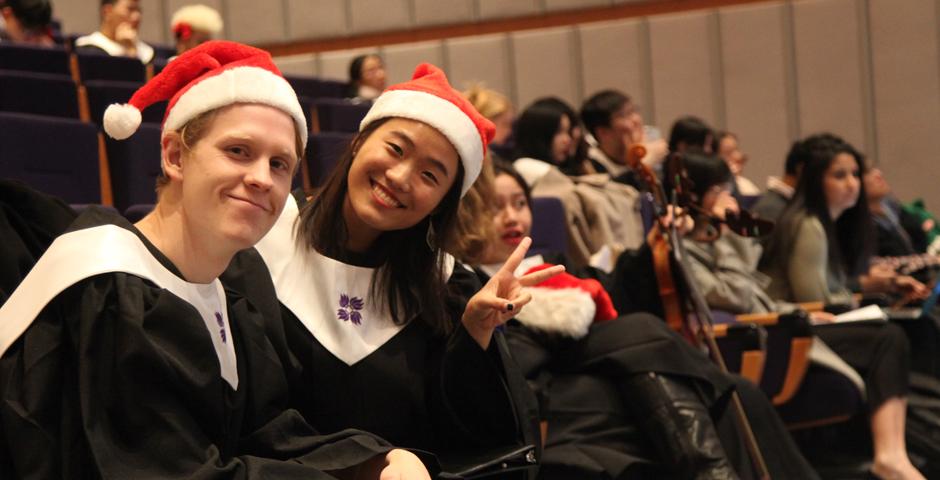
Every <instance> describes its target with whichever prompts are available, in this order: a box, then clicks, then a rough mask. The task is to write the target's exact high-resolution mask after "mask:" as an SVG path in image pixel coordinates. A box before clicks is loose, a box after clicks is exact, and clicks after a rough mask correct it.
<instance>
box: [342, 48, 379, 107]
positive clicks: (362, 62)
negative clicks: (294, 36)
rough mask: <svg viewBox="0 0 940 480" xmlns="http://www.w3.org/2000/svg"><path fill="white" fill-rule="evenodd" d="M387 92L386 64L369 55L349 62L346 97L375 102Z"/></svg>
mask: <svg viewBox="0 0 940 480" xmlns="http://www.w3.org/2000/svg"><path fill="white" fill-rule="evenodd" d="M383 90H385V62H383V61H382V57H380V56H378V55H376V54H374V53H369V54H366V55H359V56H358V57H356V58H353V59H352V61H351V62H349V86H348V90H347V92H346V97H348V98H355V99H359V100H375V99H376V98H377V97H378V96H379V95H381V94H382V91H383Z"/></svg>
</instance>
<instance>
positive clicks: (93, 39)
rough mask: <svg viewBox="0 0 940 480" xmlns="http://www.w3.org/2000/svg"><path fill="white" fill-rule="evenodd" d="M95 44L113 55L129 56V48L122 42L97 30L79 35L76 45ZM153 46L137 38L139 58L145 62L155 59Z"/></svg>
mask: <svg viewBox="0 0 940 480" xmlns="http://www.w3.org/2000/svg"><path fill="white" fill-rule="evenodd" d="M89 45H90V46H95V47H98V48H100V49H102V50H104V51H105V52H108V55H111V56H112V57H127V56H128V55H127V49H126V48H124V46H123V45H121V44H120V43H117V42H115V41H114V40H111V39H110V38H108V37H106V36H105V34H103V33H101V32H100V31H97V32H95V33H92V34H91V35H85V36H84V37H78V38H77V39H76V40H75V46H76V47H85V46H89ZM153 54H154V52H153V47H151V46H150V45H147V44H146V43H144V42H142V41H140V40H137V58H138V59H139V60H140V61H141V62H143V63H144V64H147V63H150V61H151V60H153Z"/></svg>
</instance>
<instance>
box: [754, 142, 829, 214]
mask: <svg viewBox="0 0 940 480" xmlns="http://www.w3.org/2000/svg"><path fill="white" fill-rule="evenodd" d="M840 140H841V139H839V138H838V137H836V136H834V135H832V134H829V133H821V134H818V135H811V136H809V137H807V138H805V139H803V140H797V141H795V142H793V145H791V146H790V151H789V152H787V158H786V161H785V162H784V166H783V177H773V176H771V177H768V178H767V191H765V192H764V193H763V195H761V196H760V198H759V199H758V200H757V202H756V203H755V204H754V206H752V207H751V211H752V212H753V213H755V214H756V215H758V216H759V217H761V218H763V219H766V220H770V221H773V222H776V221H777V220H778V219H779V218H780V214H782V213H783V210H784V209H785V208H787V204H788V203H790V199H791V198H793V192H794V191H795V190H796V183H797V181H798V180H799V179H800V173H801V172H802V171H803V165H805V164H806V160H807V158H809V157H810V156H811V155H812V152H813V150H816V149H820V148H826V145H827V144H829V143H831V142H838V141H840Z"/></svg>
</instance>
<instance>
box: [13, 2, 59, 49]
mask: <svg viewBox="0 0 940 480" xmlns="http://www.w3.org/2000/svg"><path fill="white" fill-rule="evenodd" d="M51 25H52V5H51V4H50V3H49V0H0V42H11V43H21V44H28V45H41V46H46V47H48V46H52V45H54V44H55V41H53V39H52V30H51Z"/></svg>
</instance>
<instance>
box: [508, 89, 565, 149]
mask: <svg viewBox="0 0 940 480" xmlns="http://www.w3.org/2000/svg"><path fill="white" fill-rule="evenodd" d="M559 103H561V104H564V102H561V100H558V99H555V98H551V97H546V98H540V99H538V100H536V101H535V102H532V104H531V105H529V106H528V107H527V108H526V109H525V110H523V112H522V113H521V114H520V115H519V118H517V119H516V124H515V125H514V126H513V128H512V131H513V137H515V139H516V146H515V150H514V151H513V156H512V158H513V160H515V159H518V158H523V157H529V158H534V159H536V160H542V161H544V162H548V163H552V164H554V163H555V159H553V158H552V139H553V138H554V137H555V134H556V133H558V127H559V126H560V125H561V117H562V116H569V118H568V120H569V121H570V122H574V121H575V120H576V119H575V118H574V117H571V116H570V114H569V113H567V112H566V111H565V109H564V108H563V107H560V106H559Z"/></svg>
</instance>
